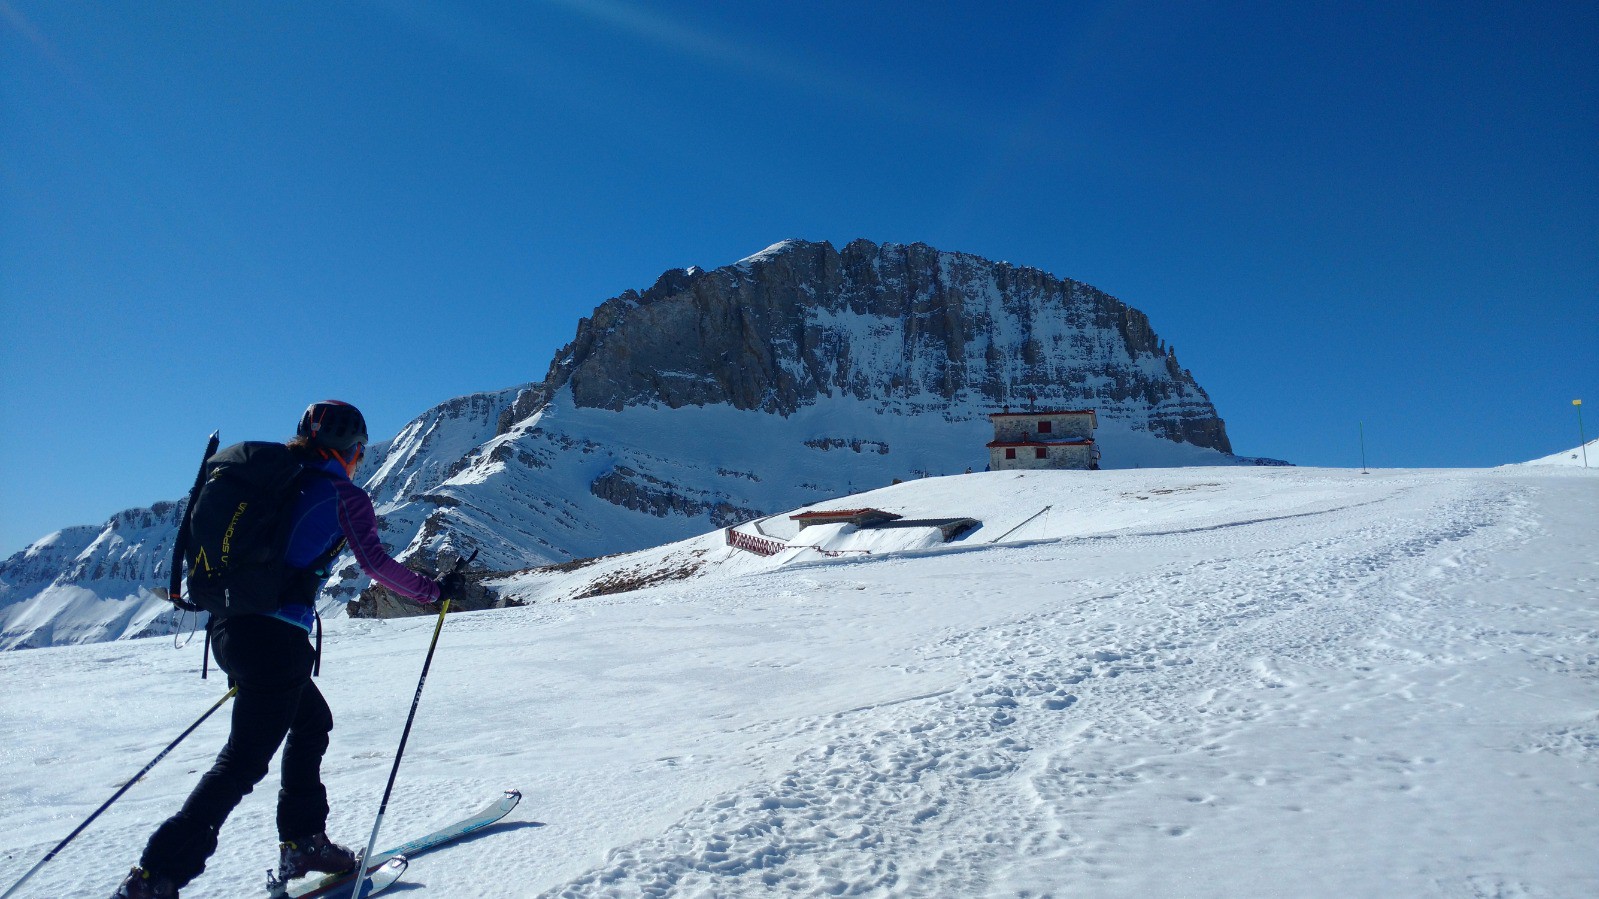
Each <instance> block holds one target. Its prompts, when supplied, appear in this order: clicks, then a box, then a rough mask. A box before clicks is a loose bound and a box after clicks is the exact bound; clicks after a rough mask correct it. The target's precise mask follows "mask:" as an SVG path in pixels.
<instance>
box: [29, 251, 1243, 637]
mask: <svg viewBox="0 0 1599 899" xmlns="http://www.w3.org/2000/svg"><path fill="white" fill-rule="evenodd" d="M1030 404H1036V405H1037V406H1039V407H1067V408H1082V407H1088V408H1094V409H1096V410H1098V412H1099V420H1100V430H1099V433H1098V435H1097V437H1098V439H1099V443H1100V447H1101V449H1102V450H1103V456H1104V458H1103V464H1104V466H1105V467H1107V468H1136V467H1171V466H1191V465H1227V464H1246V463H1248V464H1253V463H1256V462H1257V461H1258V460H1243V459H1238V458H1236V457H1233V456H1231V455H1230V450H1231V446H1230V443H1229V442H1228V439H1227V436H1226V430H1225V425H1224V424H1223V422H1222V420H1221V419H1220V417H1219V416H1218V415H1217V414H1216V410H1215V408H1214V406H1213V405H1212V404H1211V402H1210V399H1209V397H1208V396H1207V395H1206V394H1205V392H1204V391H1203V389H1201V388H1200V387H1199V385H1198V383H1197V382H1196V381H1195V380H1194V378H1193V376H1192V374H1191V373H1189V372H1188V371H1186V370H1184V369H1182V368H1181V367H1180V366H1179V365H1178V363H1177V359H1176V354H1175V352H1174V351H1173V350H1172V349H1171V348H1170V347H1168V346H1166V344H1165V343H1164V342H1163V341H1161V340H1160V339H1159V337H1158V336H1157V335H1156V334H1155V332H1154V331H1153V329H1152V328H1151V327H1150V325H1149V321H1148V319H1147V317H1146V316H1144V315H1143V313H1141V312H1139V311H1138V310H1136V309H1133V308H1131V307H1129V306H1127V305H1126V304H1124V303H1122V302H1121V301H1119V300H1116V299H1115V298H1113V297H1110V296H1108V295H1107V294H1104V293H1103V292H1101V291H1098V290H1096V289H1094V288H1092V287H1089V286H1088V285H1085V284H1080V283H1078V282H1073V281H1068V280H1064V279H1060V278H1056V277H1054V276H1052V275H1049V274H1047V273H1045V272H1042V271H1039V270H1036V269H1029V268H1022V267H1017V266H1012V265H1010V264H1008V263H995V262H990V261H988V260H984V259H981V258H979V257H976V256H971V255H968V254H962V253H950V252H943V251H939V250H936V249H934V248H931V247H927V246H925V245H921V244H914V245H908V246H906V245H897V244H881V245H879V244H873V243H871V242H869V241H864V240H862V241H855V242H853V243H850V244H849V245H847V246H845V247H844V248H843V249H842V250H840V249H835V248H834V247H833V246H832V245H830V244H827V243H810V242H806V241H798V240H790V241H784V242H782V243H779V244H775V245H773V246H771V247H769V248H767V249H766V250H763V251H762V252H760V253H757V254H755V255H753V256H750V257H747V258H745V259H743V260H741V261H740V262H738V263H735V264H733V265H730V266H724V267H722V268H719V269H716V270H714V271H705V270H702V269H699V268H698V267H691V268H687V269H674V270H672V271H669V272H666V273H665V274H663V275H662V276H661V277H660V278H659V279H658V280H657V282H656V283H655V285H654V286H652V287H651V288H650V289H648V290H646V291H644V292H642V293H639V292H636V291H627V292H625V293H623V294H622V295H621V296H618V297H616V298H613V299H611V300H608V301H606V302H604V303H602V304H601V305H600V306H599V307H598V308H596V309H595V311H594V314H593V315H592V316H591V317H589V318H585V319H583V320H582V321H581V322H580V323H579V325H578V328H577V334H576V336H575V338H574V340H573V341H572V342H571V343H570V344H568V345H567V346H566V347H563V348H562V349H561V350H560V351H559V352H557V353H556V354H555V358H554V359H553V361H552V362H551V363H550V365H549V368H548V372H547V374H546V376H545V378H544V380H543V381H541V382H532V383H528V384H524V385H520V386H517V387H511V388H507V389H504V390H498V391H491V392H487V393H481V394H473V395H470V396H464V397H459V398H456V399H453V400H450V401H448V402H446V403H442V404H440V405H439V406H437V407H435V408H433V409H430V410H428V411H427V412H425V413H423V414H422V415H420V416H418V417H417V418H416V419H414V420H413V421H412V422H410V423H409V424H407V425H406V426H405V427H404V428H402V429H401V430H400V433H399V434H397V435H396V436H395V437H394V438H393V439H392V440H390V441H388V442H386V443H384V444H379V445H374V446H372V447H371V448H370V451H369V453H368V460H367V461H366V462H364V463H363V467H362V470H361V471H360V472H358V473H357V479H358V480H360V481H362V482H363V483H364V484H365V486H366V487H367V489H368V490H369V491H370V492H371V493H372V495H373V500H374V503H375V504H376V506H377V509H378V512H379V514H380V528H381V531H382V534H383V537H384V540H385V542H386V543H387V544H388V545H389V547H390V548H391V550H392V551H393V552H394V553H395V554H396V555H397V556H398V557H399V558H401V559H404V560H407V561H409V562H411V563H413V564H415V565H417V566H418V567H421V568H424V569H431V567H432V566H433V565H435V564H436V563H437V561H438V559H439V558H440V557H441V556H450V555H453V554H464V553H467V552H471V551H473V550H477V551H479V553H480V556H479V560H478V562H479V564H480V565H481V566H483V568H484V569H486V570H488V571H491V572H492V571H501V572H504V571H514V570H522V569H529V568H534V567H538V566H544V565H551V564H556V563H563V562H566V561H568V560H572V559H580V558H592V557H600V556H607V555H613V554H616V553H622V552H629V551H635V550H639V549H643V548H646V547H653V546H660V545H663V544H669V543H673V542H675V541H679V540H682V539H684V538H686V537H690V536H692V535H695V534H700V533H704V532H707V531H711V530H713V529H716V528H720V527H724V526H727V525H730V524H734V523H737V522H740V521H745V520H748V519H751V518H755V517H759V516H762V515H768V514H771V513H774V512H779V511H781V510H784V509H791V508H798V507H804V506H807V505H810V504H813V503H816V502H818V501H821V500H825V499H829V498H832V497H838V496H843V495H847V494H851V493H858V492H860V491H862V490H866V489H870V488H872V487H877V486H882V485H886V484H889V483H891V482H892V481H894V480H895V479H901V480H908V479H912V478H920V477H926V476H929V475H940V474H956V473H960V472H964V471H967V470H972V471H981V470H982V469H983V468H984V466H985V465H986V463H987V451H986V449H985V448H984V444H985V443H986V442H987V441H988V440H989V439H990V437H991V435H992V431H991V428H990V425H989V423H988V421H987V415H988V414H989V413H990V412H994V411H999V410H1001V409H1004V408H1012V409H1015V408H1025V407H1027V406H1028V405H1030ZM239 436H240V437H241V438H242V437H245V436H255V435H239ZM173 480H174V484H180V483H182V482H183V481H184V480H185V477H184V473H181V472H179V473H174V478H173ZM177 508H178V506H177V505H176V504H171V503H168V504H158V506H156V507H155V508H153V509H150V510H130V511H129V512H126V513H120V514H119V516H117V517H114V518H113V519H112V521H111V522H108V523H107V524H106V525H105V526H103V527H100V528H71V529H68V530H67V531H62V532H60V533H59V534H55V535H51V537H48V538H45V539H43V540H41V541H37V542H36V543H35V544H33V545H32V546H30V547H28V548H27V549H25V550H23V551H22V552H20V553H17V554H16V555H14V556H12V557H11V558H10V559H8V560H6V561H5V562H4V563H0V648H13V647H24V646H46V645H51V644H55V643H64V642H85V641H95V640H106V639H118V638H124V637H132V636H139V635H143V634H150V633H169V632H171V631H173V630H174V629H176V628H178V627H179V626H181V625H182V624H183V622H180V621H179V620H178V616H176V615H174V614H173V613H172V612H171V611H170V607H169V606H167V605H166V604H165V603H164V601H163V600H161V599H160V598H159V597H158V596H156V595H155V594H154V593H153V592H151V588H153V587H157V586H160V585H162V584H164V583H165V580H166V577H167V572H166V568H165V566H166V565H167V564H168V559H169V557H170V553H171V546H172V544H171V540H172V534H173V531H174V530H175V526H176V517H175V516H176V510H177ZM141 513H142V517H141ZM135 520H137V521H142V522H144V523H143V524H137V523H136V521H135ZM335 572H336V574H335V577H334V578H333V579H332V580H331V581H330V583H329V585H328V587H327V588H326V590H325V591H324V594H323V597H324V613H335V612H338V611H339V610H341V609H342V608H343V606H342V603H343V602H344V601H348V600H350V599H352V598H355V597H357V596H361V597H362V599H361V602H360V603H359V606H358V608H359V610H360V614H363V615H370V616H388V615H395V614H405V613H409V612H411V611H412V609H411V608H410V607H409V606H408V605H406V604H404V603H400V602H397V601H395V600H393V598H392V597H389V596H388V595H387V594H386V593H383V592H382V591H375V590H367V580H366V579H365V577H364V576H362V575H361V574H360V572H359V571H358V570H357V569H356V567H355V566H354V564H353V563H352V562H351V560H350V559H348V558H345V559H343V560H340V561H339V562H338V563H336V566H335ZM85 596H89V597H97V598H100V599H104V600H108V601H113V600H114V602H112V603H108V604H106V605H104V606H103V607H97V606H96V604H95V603H94V602H93V601H92V600H86V599H85ZM474 601H475V602H492V601H494V600H493V597H492V596H490V595H487V594H485V595H482V596H478V597H475V598H474Z"/></svg>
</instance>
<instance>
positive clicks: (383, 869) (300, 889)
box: [267, 855, 409, 899]
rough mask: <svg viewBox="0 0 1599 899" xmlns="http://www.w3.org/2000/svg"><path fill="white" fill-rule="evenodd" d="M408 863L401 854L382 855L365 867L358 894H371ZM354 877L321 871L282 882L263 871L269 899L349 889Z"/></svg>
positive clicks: (339, 892) (310, 898)
mask: <svg viewBox="0 0 1599 899" xmlns="http://www.w3.org/2000/svg"><path fill="white" fill-rule="evenodd" d="M407 864H409V862H407V861H406V859H405V856H403V855H395V856H391V857H389V858H387V859H385V860H384V861H383V862H382V863H381V864H377V865H373V866H372V867H370V868H367V877H366V883H365V884H364V885H363V886H362V887H361V895H362V896H375V895H377V894H378V893H381V892H383V891H384V890H386V889H388V888H389V887H391V886H394V884H395V883H396V882H397V881H399V879H400V875H401V874H404V873H405V867H406V865H407ZM354 879H355V872H354V871H345V872H343V873H341V874H324V875H323V876H321V877H316V878H312V879H310V880H302V881H300V882H299V883H284V882H282V881H280V880H278V879H277V878H275V877H273V876H272V875H271V873H270V872H269V873H268V874H267V893H268V895H269V896H271V897H272V899H286V897H293V899H314V897H317V896H332V895H343V894H345V893H347V892H349V887H350V881H352V880H354Z"/></svg>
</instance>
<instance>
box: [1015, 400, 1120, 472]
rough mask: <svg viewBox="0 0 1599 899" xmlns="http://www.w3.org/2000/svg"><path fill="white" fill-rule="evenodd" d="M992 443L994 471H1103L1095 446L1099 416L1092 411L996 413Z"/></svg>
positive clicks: (1055, 410) (1097, 449) (1051, 410)
mask: <svg viewBox="0 0 1599 899" xmlns="http://www.w3.org/2000/svg"><path fill="white" fill-rule="evenodd" d="M988 419H989V421H992V422H993V423H994V439H993V441H991V442H990V443H989V444H988V468H989V470H990V471H1010V470H1014V469H1030V468H1076V469H1097V468H1099V448H1098V447H1096V446H1095V445H1094V429H1095V428H1096V427H1098V426H1099V419H1098V416H1096V415H1095V413H1094V410H1092V409H1080V410H1062V409H1049V410H1043V411H1038V412H996V413H994V414H992V415H990V416H988Z"/></svg>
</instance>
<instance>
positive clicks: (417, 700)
mask: <svg viewBox="0 0 1599 899" xmlns="http://www.w3.org/2000/svg"><path fill="white" fill-rule="evenodd" d="M475 558H477V550H473V551H472V555H470V556H468V557H467V558H465V559H457V560H455V566H454V567H453V568H451V569H450V571H451V573H454V572H456V571H460V570H461V569H463V568H465V567H466V566H467V564H468V563H470V562H471V561H472V560H473V559H475ZM439 599H440V600H442V602H440V603H439V620H438V622H437V623H435V624H434V625H433V640H432V642H430V643H428V654H427V658H426V659H424V660H423V661H422V676H421V677H420V678H418V679H417V682H416V695H415V696H413V697H411V712H410V714H408V715H406V716H405V730H403V731H401V732H400V748H399V749H396V750H395V751H394V766H393V767H391V768H390V769H389V782H388V784H387V785H386V786H385V787H384V788H383V801H382V802H380V803H378V816H377V818H376V819H375V820H374V821H373V822H372V835H371V836H369V837H367V839H366V851H365V852H362V853H361V857H360V860H359V861H357V862H356V864H357V865H358V866H359V867H360V869H361V870H360V876H358V877H356V878H355V889H353V890H351V891H350V899H361V888H362V887H363V886H365V885H366V874H367V872H366V860H367V859H369V858H371V857H372V850H373V849H374V848H376V847H377V844H378V828H380V827H382V826H383V814H384V812H387V811H388V810H389V795H390V794H391V793H393V792H394V778H395V777H396V776H397V775H399V773H400V758H401V757H402V756H404V755H405V741H407V740H409V739H410V738H411V724H412V722H414V721H415V720H416V707H417V706H418V705H420V704H421V702H422V688H423V687H425V686H427V682H428V669H429V668H431V667H432V666H433V650H435V649H437V648H438V645H439V631H441V630H443V629H444V613H445V612H448V611H449V610H450V600H449V599H447V598H445V597H442V596H441V597H439ZM0 899H5V897H3V896H0Z"/></svg>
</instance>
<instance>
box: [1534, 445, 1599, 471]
mask: <svg viewBox="0 0 1599 899" xmlns="http://www.w3.org/2000/svg"><path fill="white" fill-rule="evenodd" d="M1518 464H1520V465H1565V466H1575V467H1577V468H1583V467H1587V468H1588V469H1589V470H1590V471H1594V472H1599V438H1596V439H1594V440H1590V441H1588V442H1587V443H1585V444H1583V445H1581V446H1574V447H1572V448H1571V449H1569V450H1562V451H1561V452H1558V453H1551V454H1549V455H1547V456H1544V457H1543V458H1541V459H1533V460H1532V461H1530V462H1521V463H1518Z"/></svg>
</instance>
